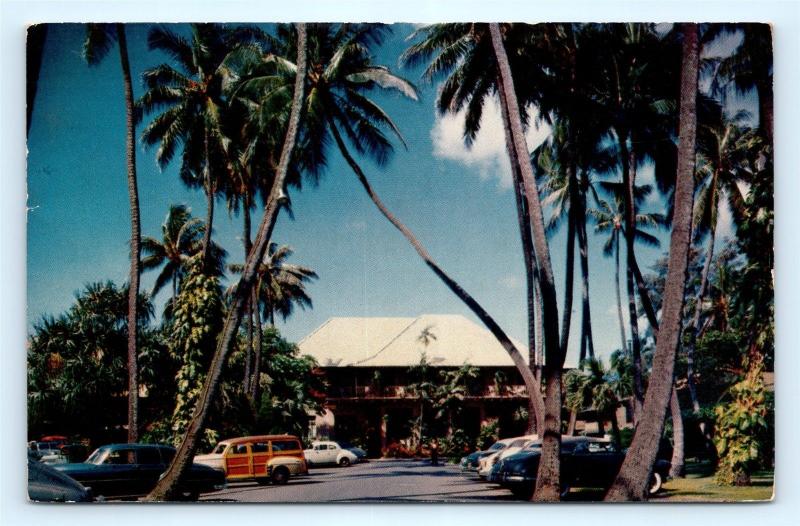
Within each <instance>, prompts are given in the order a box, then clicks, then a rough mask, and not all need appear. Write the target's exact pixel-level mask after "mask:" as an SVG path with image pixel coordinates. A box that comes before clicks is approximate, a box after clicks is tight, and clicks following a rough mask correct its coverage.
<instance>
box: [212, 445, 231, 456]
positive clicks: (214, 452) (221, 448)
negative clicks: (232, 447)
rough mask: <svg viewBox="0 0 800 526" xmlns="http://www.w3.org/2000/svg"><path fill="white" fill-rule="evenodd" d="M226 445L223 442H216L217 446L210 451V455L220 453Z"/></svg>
mask: <svg viewBox="0 0 800 526" xmlns="http://www.w3.org/2000/svg"><path fill="white" fill-rule="evenodd" d="M226 447H228V444H226V443H225V442H220V443H219V444H217V447H215V448H214V451H212V452H211V454H212V455H221V454H222V452H223V451H225V448H226Z"/></svg>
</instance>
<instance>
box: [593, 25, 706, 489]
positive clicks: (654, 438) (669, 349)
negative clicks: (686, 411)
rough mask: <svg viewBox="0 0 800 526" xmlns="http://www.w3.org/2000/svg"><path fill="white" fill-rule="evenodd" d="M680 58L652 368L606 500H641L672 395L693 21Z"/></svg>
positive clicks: (694, 71) (692, 129)
mask: <svg viewBox="0 0 800 526" xmlns="http://www.w3.org/2000/svg"><path fill="white" fill-rule="evenodd" d="M681 29H682V32H683V61H682V66H681V97H680V120H679V144H678V173H677V178H676V183H675V204H674V206H675V213H674V218H675V219H674V222H673V227H672V235H671V236H670V251H669V264H668V267H667V279H666V283H665V286H664V302H663V310H662V317H661V326H660V328H659V331H658V340H657V342H656V352H655V355H654V357H653V369H652V373H651V376H650V382H649V385H648V388H647V394H646V395H645V401H644V410H643V412H642V419H641V421H640V422H639V425H638V426H637V428H636V432H635V433H634V436H633V442H632V443H631V447H630V448H629V449H628V453H627V455H626V456H625V461H624V462H623V464H622V467H621V468H620V471H619V473H618V475H617V478H616V480H615V481H614V484H613V485H612V486H611V489H609V491H608V494H607V495H606V500H610V501H623V500H644V499H646V498H647V484H648V482H649V479H650V474H651V473H652V471H653V464H654V462H655V459H656V454H657V453H658V444H659V440H660V439H661V434H662V432H663V429H664V419H665V417H666V412H667V406H668V405H669V401H670V397H671V394H672V386H673V374H674V372H675V354H676V352H677V350H678V345H679V344H680V333H681V318H682V312H683V302H684V288H685V286H686V271H687V268H688V263H689V248H690V245H691V233H692V207H693V201H694V193H693V191H694V177H693V175H694V166H695V154H696V149H695V141H696V130H697V76H698V57H699V52H698V30H697V24H692V23H687V24H683V25H682V28H681Z"/></svg>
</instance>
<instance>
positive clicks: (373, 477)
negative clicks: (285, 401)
mask: <svg viewBox="0 0 800 526" xmlns="http://www.w3.org/2000/svg"><path fill="white" fill-rule="evenodd" d="M200 500H203V501H218V502H220V501H221V502H302V503H313V502H372V503H375V502H513V499H512V498H511V494H510V493H509V492H508V491H506V490H502V489H499V488H496V487H495V486H492V485H489V484H486V483H484V482H480V481H478V480H477V479H469V478H466V477H464V476H462V475H461V472H460V471H459V468H458V466H455V465H439V466H431V465H430V463H429V462H428V461H419V460H381V461H372V462H368V463H364V464H356V465H353V466H351V467H349V468H339V467H331V468H312V469H311V470H310V475H309V476H308V477H303V478H296V479H292V480H290V481H289V483H288V484H287V485H285V486H273V485H266V486H260V485H258V484H257V483H255V482H236V483H232V484H230V485H229V486H228V487H227V488H226V489H225V490H223V491H219V492H216V493H209V494H206V495H203V496H202V497H201V499H200Z"/></svg>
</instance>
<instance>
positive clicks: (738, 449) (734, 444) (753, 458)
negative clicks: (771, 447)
mask: <svg viewBox="0 0 800 526" xmlns="http://www.w3.org/2000/svg"><path fill="white" fill-rule="evenodd" d="M762 369H763V367H762V365H761V363H756V364H753V366H752V367H751V368H750V370H749V371H748V372H747V374H746V375H745V377H744V379H743V380H742V381H740V382H738V383H737V384H735V385H733V386H732V387H731V388H730V395H731V400H730V401H729V402H727V403H724V404H719V405H717V407H716V408H715V410H714V412H715V416H716V431H715V434H714V445H715V446H716V448H717V453H718V455H719V464H718V465H717V473H716V476H715V479H716V482H717V484H720V485H726V486H731V485H735V486H747V485H749V484H750V472H751V471H752V470H753V469H755V468H756V467H757V466H758V465H759V464H760V463H761V461H762V460H763V458H764V457H765V455H766V453H767V451H766V449H767V448H766V447H765V443H764V442H765V440H764V436H765V435H766V434H767V433H766V431H767V430H768V424H767V418H768V406H767V396H766V389H765V387H764V380H763V378H762V375H761V372H762Z"/></svg>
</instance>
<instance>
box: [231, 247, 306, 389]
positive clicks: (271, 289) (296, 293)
mask: <svg viewBox="0 0 800 526" xmlns="http://www.w3.org/2000/svg"><path fill="white" fill-rule="evenodd" d="M293 253H294V251H293V250H292V248H291V247H289V246H287V245H278V244H277V243H270V244H269V248H268V249H267V253H266V254H265V255H264V259H263V261H262V262H261V263H260V264H259V266H258V267H257V270H256V276H257V277H256V284H255V287H254V291H255V296H256V298H257V299H258V303H257V304H256V305H259V304H260V307H261V308H260V309H258V308H257V309H256V311H255V324H254V327H255V332H256V336H255V339H256V341H258V340H260V339H261V319H262V318H261V316H262V314H263V316H264V318H265V319H266V320H268V321H269V325H270V327H271V328H274V327H275V314H276V313H277V314H279V315H280V316H281V319H283V320H284V321H286V320H287V319H288V318H289V317H290V316H291V315H292V313H293V312H294V307H295V306H299V307H300V308H302V309H305V308H306V307H309V308H311V307H312V306H313V305H312V302H311V298H310V297H309V296H308V294H307V292H306V288H305V285H306V283H308V282H309V281H311V280H313V279H316V278H317V273H316V272H314V271H313V270H311V269H310V268H308V267H304V266H302V265H294V264H291V263H287V262H286V260H287V259H288V258H289V257H291V256H292V254H293ZM228 268H229V269H230V270H231V271H232V272H235V273H241V272H242V269H243V265H230V266H229V267H228ZM245 369H246V371H247V373H249V374H248V378H247V382H246V385H247V386H248V387H249V391H250V396H251V399H252V400H256V401H257V400H258V389H259V381H258V380H259V377H260V371H261V356H260V353H259V352H258V349H257V350H256V353H255V359H254V361H253V364H252V368H250V367H248V364H247V361H246V362H245Z"/></svg>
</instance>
